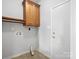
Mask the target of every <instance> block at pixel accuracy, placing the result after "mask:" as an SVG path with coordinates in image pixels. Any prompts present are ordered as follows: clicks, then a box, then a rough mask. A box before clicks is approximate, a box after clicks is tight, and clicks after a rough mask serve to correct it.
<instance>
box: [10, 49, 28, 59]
mask: <svg viewBox="0 0 79 59" xmlns="http://www.w3.org/2000/svg"><path fill="white" fill-rule="evenodd" d="M29 52H30V51H25V52H21V53H18V54H16V55H13V56H11V58H15V57H18V56H21V55H23V54H26V53H29Z"/></svg>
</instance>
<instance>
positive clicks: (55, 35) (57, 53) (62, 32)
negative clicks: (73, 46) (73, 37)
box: [51, 2, 70, 59]
mask: <svg viewBox="0 0 79 59" xmlns="http://www.w3.org/2000/svg"><path fill="white" fill-rule="evenodd" d="M51 13H52V15H51V26H52V28H51V59H70V3H69V2H68V3H66V4H64V5H61V6H59V7H57V8H55V9H52V11H51Z"/></svg>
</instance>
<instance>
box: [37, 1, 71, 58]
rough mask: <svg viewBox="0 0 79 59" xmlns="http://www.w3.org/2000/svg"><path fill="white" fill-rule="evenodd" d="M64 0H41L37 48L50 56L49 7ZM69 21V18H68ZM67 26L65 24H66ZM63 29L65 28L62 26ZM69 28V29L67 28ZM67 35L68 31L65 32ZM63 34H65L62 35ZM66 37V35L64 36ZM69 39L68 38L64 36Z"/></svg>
mask: <svg viewBox="0 0 79 59" xmlns="http://www.w3.org/2000/svg"><path fill="white" fill-rule="evenodd" d="M65 1H66V0H41V2H40V4H41V8H40V12H41V16H40V17H41V22H40V23H41V25H40V26H41V27H40V28H39V49H40V50H42V51H43V52H44V53H45V54H46V55H48V56H49V57H50V52H51V51H50V36H51V34H50V33H51V12H50V9H51V7H52V8H53V7H54V6H57V5H59V4H61V3H62V2H65ZM68 21H70V20H68ZM66 27H67V26H66ZM64 29H65V28H64ZM68 30H70V29H68ZM67 34H68V35H69V33H67ZM64 36H65V35H64ZM65 37H66V36H65ZM65 39H70V38H65ZM68 48H69V47H68Z"/></svg>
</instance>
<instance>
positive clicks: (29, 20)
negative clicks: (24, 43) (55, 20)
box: [26, 3, 34, 26]
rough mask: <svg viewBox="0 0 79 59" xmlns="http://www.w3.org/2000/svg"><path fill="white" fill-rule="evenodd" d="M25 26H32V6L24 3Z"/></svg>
mask: <svg viewBox="0 0 79 59" xmlns="http://www.w3.org/2000/svg"><path fill="white" fill-rule="evenodd" d="M26 25H28V26H32V25H34V22H33V5H32V4H30V3H26Z"/></svg>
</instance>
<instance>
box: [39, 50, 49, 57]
mask: <svg viewBox="0 0 79 59" xmlns="http://www.w3.org/2000/svg"><path fill="white" fill-rule="evenodd" d="M37 51H38V52H40V53H42V54H44V55H45V56H46V57H48V58H50V55H49V54H47V53H46V52H44V51H43V50H41V49H38V50H37Z"/></svg>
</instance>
